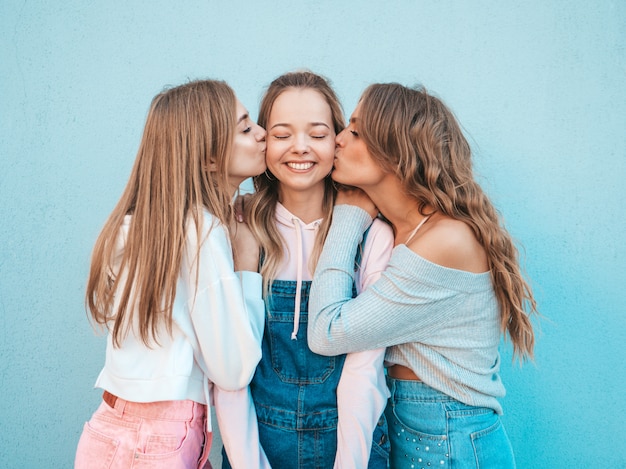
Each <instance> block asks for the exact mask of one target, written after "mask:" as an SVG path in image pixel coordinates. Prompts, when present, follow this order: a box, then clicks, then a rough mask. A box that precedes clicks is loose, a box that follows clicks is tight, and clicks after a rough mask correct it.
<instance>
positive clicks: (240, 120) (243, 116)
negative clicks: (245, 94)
mask: <svg viewBox="0 0 626 469" xmlns="http://www.w3.org/2000/svg"><path fill="white" fill-rule="evenodd" d="M248 117H250V116H249V115H248V113H247V112H246V113H245V114H243V115H242V116H241V117H240V118H239V119H237V124H239V123H240V122H242V121H245V120H246V119H247V118H248Z"/></svg>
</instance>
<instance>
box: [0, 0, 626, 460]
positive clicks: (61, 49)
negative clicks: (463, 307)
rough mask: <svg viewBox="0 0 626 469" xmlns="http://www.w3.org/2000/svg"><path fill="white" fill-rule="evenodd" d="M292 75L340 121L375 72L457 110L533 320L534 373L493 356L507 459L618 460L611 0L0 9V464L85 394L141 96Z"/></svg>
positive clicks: (71, 423) (618, 271) (625, 72)
mask: <svg viewBox="0 0 626 469" xmlns="http://www.w3.org/2000/svg"><path fill="white" fill-rule="evenodd" d="M470 3H471V4H472V5H471V6H470ZM300 67H307V68H311V69H313V70H314V71H317V72H320V73H322V74H325V75H327V76H328V77H330V78H331V80H332V81H333V83H334V85H335V87H336V89H337V91H338V93H339V95H340V96H341V98H342V100H343V103H344V106H345V110H346V113H348V114H349V113H350V112H351V111H352V109H353V108H354V105H355V104H356V101H357V98H358V96H359V94H360V92H361V91H362V90H363V88H364V87H365V86H366V85H368V84H369V83H371V82H376V81H399V82H401V83H403V84H415V83H422V84H424V85H425V86H426V87H427V88H429V89H431V90H432V91H434V92H436V93H437V94H438V95H439V96H441V97H442V98H443V99H444V100H445V101H446V102H447V103H448V104H449V105H450V106H451V107H452V108H453V109H454V110H455V112H456V114H457V115H458V117H459V119H460V121H461V122H462V124H463V125H464V128H465V130H466V132H467V135H468V136H469V138H470V141H471V143H472V144H473V146H474V149H475V153H476V168H477V172H478V173H479V174H480V176H481V180H482V181H483V183H484V187H485V189H486V190H487V191H488V192H489V194H490V195H491V196H492V198H493V200H494V202H495V203H496V205H497V206H498V208H499V209H500V210H501V212H502V214H503V216H504V218H505V220H506V223H507V226H508V227H509V229H510V231H511V232H512V233H513V234H514V236H515V238H516V239H517V240H519V242H520V246H523V249H524V253H525V257H526V268H527V271H528V274H529V275H530V277H531V279H532V284H533V285H534V288H535V290H536V293H537V296H538V299H539V305H540V309H541V311H542V313H543V314H544V316H545V317H544V319H543V321H542V322H541V335H540V337H539V342H538V346H537V359H536V364H534V365H528V366H525V367H523V368H522V369H520V368H519V367H517V366H513V365H512V364H511V360H510V357H511V353H510V349H509V347H508V345H507V344H505V343H504V344H503V348H502V352H503V355H504V356H505V359H504V367H503V370H502V375H503V379H504V381H505V383H506V384H507V386H508V394H507V396H506V398H505V399H504V400H503V405H504V408H505V416H504V421H505V424H506V425H507V428H508V431H509V435H510V437H511V440H512V442H513V445H514V448H515V451H516V454H517V459H518V467H520V468H535V469H537V468H579V467H580V468H583V467H584V468H595V467H610V468H624V467H626V431H625V430H624V424H623V418H624V414H625V413H626V393H625V392H624V386H625V385H626V373H625V366H624V364H625V363H626V347H625V345H624V339H625V338H626V293H625V291H626V289H625V288H624V286H625V285H626V273H625V272H626V269H625V268H624V266H625V265H626V247H625V244H624V233H625V232H626V217H625V215H626V212H625V211H624V197H625V196H626V190H625V184H624V179H625V177H626V131H625V129H626V89H625V88H626V85H625V78H626V3H624V2H623V1H608V0H600V1H598V2H583V1H562V0H557V1H551V2H544V1H539V0H531V1H528V2H498V1H477V2H465V3H463V2H453V1H445V0H444V1H432V0H430V1H425V0H424V1H419V0H392V1H387V2H381V1H360V2H335V1H330V0H320V1H318V2H293V1H286V0H271V1H270V0H257V1H254V2H227V1H216V0H205V1H200V0H197V1H194V0H185V1H179V2H166V1H162V0H151V1H145V0H144V1H133V2H127V1H119V0H112V1H109V2H85V1H83V0H66V1H64V2H49V1H42V0H31V1H29V2H26V1H17V0H6V1H3V2H2V3H1V4H0V396H1V397H0V461H2V463H1V464H0V465H2V467H6V468H25V467H50V468H66V467H70V466H71V465H72V461H73V455H74V451H75V446H76V443H77V440H78V437H79V435H80V432H81V428H82V425H83V423H84V421H85V420H86V419H88V417H89V416H90V414H91V412H92V411H93V410H94V409H95V406H96V405H97V403H98V401H99V398H100V393H99V392H98V391H97V390H94V389H93V388H92V386H93V383H94V380H95V378H96V376H97V373H98V371H99V369H100V367H101V365H102V362H103V359H104V356H103V353H104V338H103V337H99V336H96V335H94V333H93V331H92V330H91V329H90V327H89V325H88V321H87V318H86V314H85V311H84V307H83V294H84V287H85V280H86V275H87V269H88V263H89V255H90V251H91V248H92V245H93V243H94V241H95V238H96V236H97V234H98V232H99V230H100V228H101V226H102V224H103V222H104V220H105V218H106V216H107V215H108V213H109V211H110V210H111V209H112V208H113V205H114V203H115V202H116V200H117V198H118V197H119V195H120V193H121V190H122V188H123V187H124V185H125V182H126V179H127V177H128V174H129V171H130V167H131V164H132V161H133V159H134V155H135V152H136V150H137V146H138V143H139V138H140V135H141V131H142V127H143V122H144V118H145V114H146V111H147V108H148V104H149V102H150V99H151V98H152V96H153V95H154V94H155V93H157V92H158V91H159V90H160V89H161V88H162V87H163V86H164V85H166V84H178V83H181V82H183V81H186V80H187V79H190V78H202V77H212V78H221V79H225V80H226V81H228V82H229V83H230V84H231V85H232V86H233V87H234V88H235V90H236V91H237V93H238V96H239V98H240V99H241V101H242V102H243V103H244V104H245V105H246V106H248V108H249V109H250V111H251V113H252V114H253V115H256V112H257V110H258V101H259V98H260V96H261V93H262V91H263V89H264V87H265V86H267V85H268V84H269V82H270V81H271V80H272V79H273V78H274V77H275V76H277V75H279V74H281V73H283V72H285V71H288V70H293V69H295V68H300Z"/></svg>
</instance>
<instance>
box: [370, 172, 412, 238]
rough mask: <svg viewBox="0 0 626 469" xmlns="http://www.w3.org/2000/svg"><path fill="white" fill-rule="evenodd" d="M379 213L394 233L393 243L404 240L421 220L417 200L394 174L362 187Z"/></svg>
mask: <svg viewBox="0 0 626 469" xmlns="http://www.w3.org/2000/svg"><path fill="white" fill-rule="evenodd" d="M363 190H364V191H365V192H366V193H367V195H368V196H369V197H370V199H372V202H374V204H376V206H377V207H378V210H379V211H380V213H382V214H383V216H384V217H385V218H386V219H387V220H389V222H390V223H391V225H392V227H393V231H394V235H395V244H401V243H404V242H405V241H406V238H407V237H408V235H409V233H411V231H413V229H414V228H415V227H416V226H417V225H418V224H419V223H420V222H421V221H422V219H423V218H424V215H422V214H421V213H420V211H419V206H420V204H419V201H418V200H417V199H415V198H414V197H411V196H409V195H408V194H407V193H406V192H405V191H404V189H403V188H402V186H401V185H400V181H398V179H397V178H396V177H395V176H392V175H388V177H386V178H385V179H384V180H383V181H381V182H379V183H378V184H376V186H373V187H371V188H363Z"/></svg>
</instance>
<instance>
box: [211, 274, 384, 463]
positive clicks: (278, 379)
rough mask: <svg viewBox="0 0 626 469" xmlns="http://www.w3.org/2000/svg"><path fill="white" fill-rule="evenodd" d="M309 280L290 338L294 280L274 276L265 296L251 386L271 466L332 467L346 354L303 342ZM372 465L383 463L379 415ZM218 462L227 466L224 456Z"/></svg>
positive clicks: (260, 432)
mask: <svg viewBox="0 0 626 469" xmlns="http://www.w3.org/2000/svg"><path fill="white" fill-rule="evenodd" d="M310 288H311V282H310V281H304V282H302V288H301V303H300V328H299V332H298V339H297V340H291V332H292V330H293V320H294V307H295V291H296V290H295V289H296V282H295V281H287V280H276V281H274V282H273V284H272V287H271V291H270V295H268V296H269V298H268V300H267V313H266V323H265V332H264V335H263V355H262V358H261V362H260V363H259V365H258V367H257V370H256V373H255V375H254V378H253V379H252V383H250V392H251V394H252V398H253V400H254V405H255V408H256V412H257V417H258V422H259V439H260V440H261V445H262V446H263V449H264V451H265V454H266V455H267V458H268V460H269V462H270V464H271V465H272V467H275V468H280V469H289V468H305V469H316V468H321V469H326V468H332V467H333V463H334V461H335V454H336V452H337V385H338V383H339V378H340V376H341V370H342V369H343V363H344V361H345V355H339V356H335V357H325V356H322V355H317V354H315V353H313V352H312V351H311V349H309V346H308V344H307V322H308V303H309V301H308V300H309V291H310ZM373 438H374V440H373V443H372V451H371V456H370V465H369V467H370V468H371V469H374V468H377V469H378V468H382V469H384V468H386V467H387V458H388V453H389V442H388V438H387V422H386V420H385V418H384V416H383V418H382V419H381V421H380V424H379V425H378V426H377V428H376V431H375V433H374V435H373ZM223 467H225V468H227V467H229V464H228V461H227V459H226V458H224V464H223Z"/></svg>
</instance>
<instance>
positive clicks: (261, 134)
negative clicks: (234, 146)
mask: <svg viewBox="0 0 626 469" xmlns="http://www.w3.org/2000/svg"><path fill="white" fill-rule="evenodd" d="M255 125H256V131H255V133H254V137H255V138H256V141H257V142H264V141H265V136H266V135H267V131H266V130H265V129H264V128H263V127H261V126H260V125H258V124H255Z"/></svg>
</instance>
